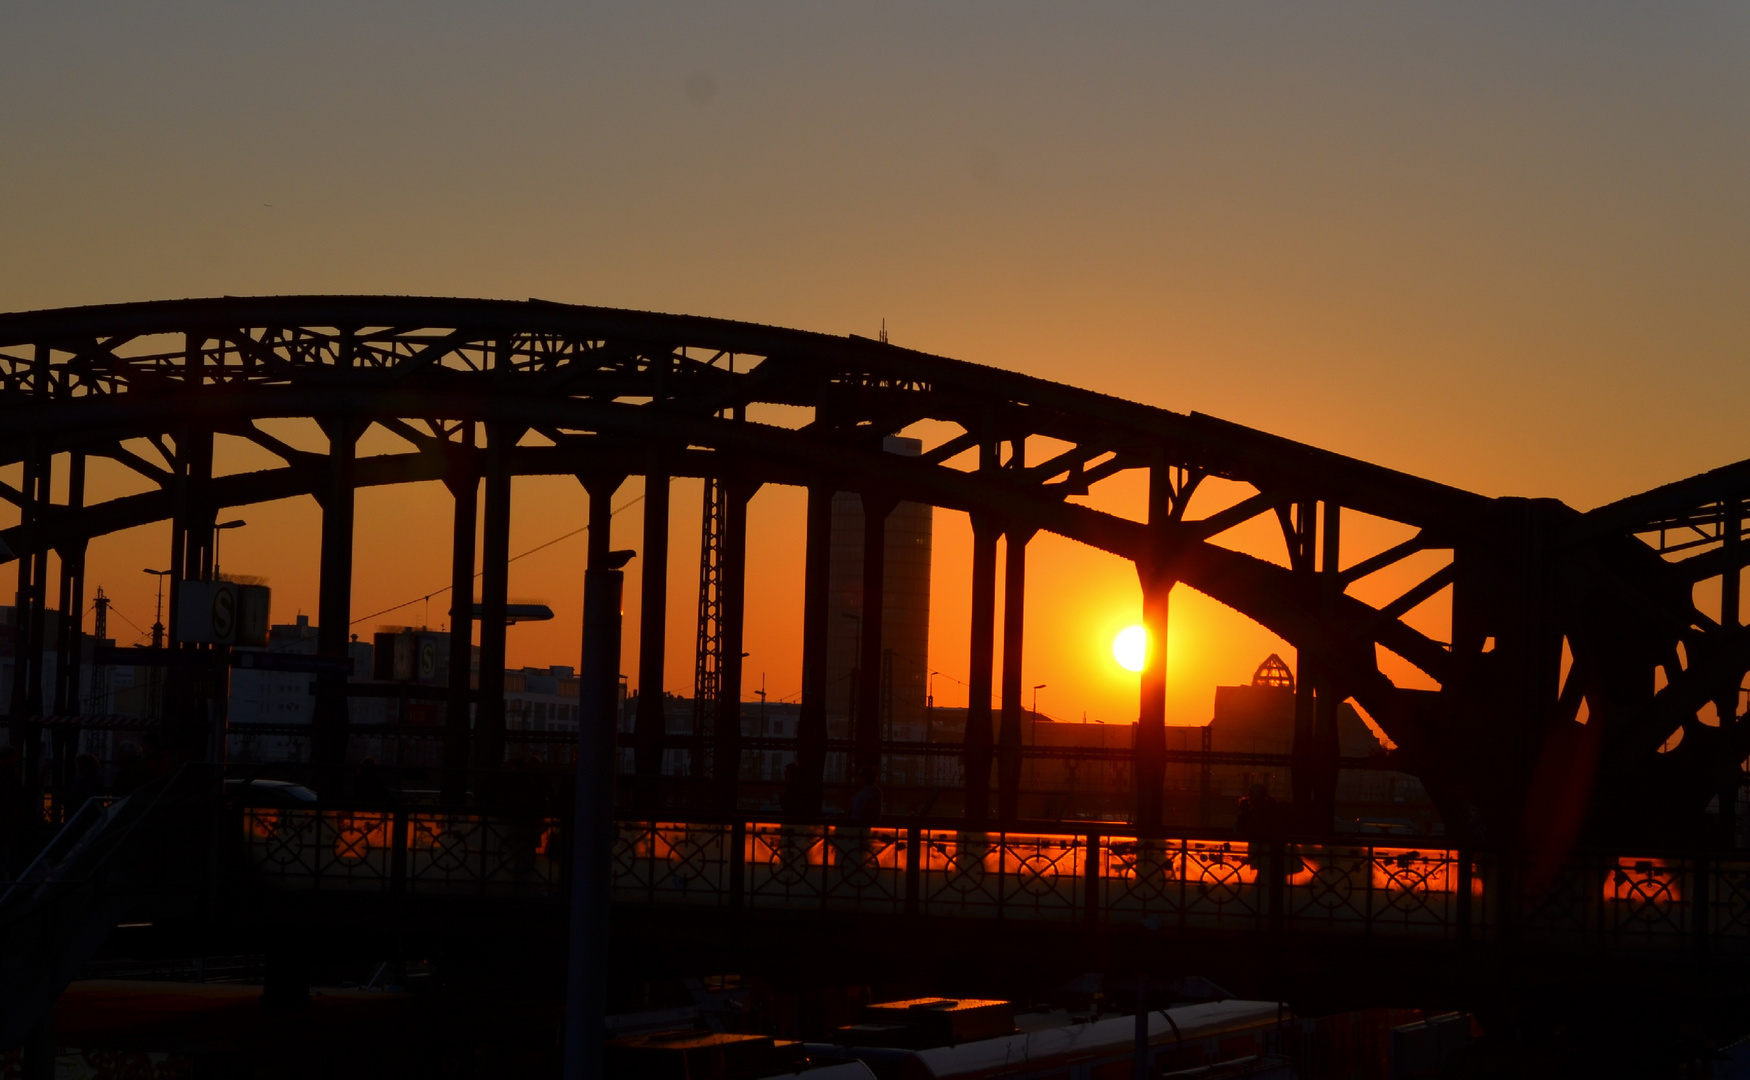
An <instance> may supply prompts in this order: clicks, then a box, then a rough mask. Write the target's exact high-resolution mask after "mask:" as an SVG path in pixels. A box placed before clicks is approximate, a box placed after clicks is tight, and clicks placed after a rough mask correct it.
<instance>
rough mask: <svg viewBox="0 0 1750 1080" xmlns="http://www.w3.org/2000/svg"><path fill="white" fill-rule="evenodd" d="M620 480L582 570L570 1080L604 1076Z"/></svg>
mask: <svg viewBox="0 0 1750 1080" xmlns="http://www.w3.org/2000/svg"><path fill="white" fill-rule="evenodd" d="M618 486H619V481H618V480H617V479H615V480H612V481H611V482H610V481H606V480H604V481H601V482H599V483H597V484H596V485H595V486H593V487H591V488H590V515H589V516H590V530H589V532H590V537H589V539H590V559H591V563H590V567H589V569H588V570H586V571H585V572H584V587H583V657H582V667H581V670H580V671H579V672H578V675H579V679H578V683H579V686H578V695H579V699H578V723H577V801H576V805H575V808H574V812H573V813H574V817H573V820H574V822H575V826H574V828H573V829H572V850H571V866H572V873H571V942H570V948H569V952H568V957H567V961H568V963H567V971H566V976H567V989H566V1000H565V1071H564V1075H565V1077H566V1080H580V1078H585V1077H592V1078H593V1077H599V1076H601V1075H602V1051H603V1040H604V1035H605V1032H604V1030H603V1029H604V1026H605V1016H606V1013H607V971H608V910H609V901H610V899H611V896H612V891H613V850H614V776H615V772H616V769H615V761H616V758H617V756H618V754H619V751H618V749H617V748H616V747H615V735H616V734H617V732H618V729H619V712H620V710H619V683H620V678H619V669H620V622H621V615H620V608H621V596H622V593H623V591H624V588H625V574H624V572H623V571H622V570H621V569H620V567H621V566H622V565H624V563H625V560H626V559H628V558H630V557H631V555H632V553H631V552H611V551H609V550H608V547H607V537H608V527H607V526H608V519H609V517H610V515H611V514H612V510H611V508H610V507H609V506H608V499H609V498H610V497H611V494H612V492H613V490H614V489H615V488H617V487H618Z"/></svg>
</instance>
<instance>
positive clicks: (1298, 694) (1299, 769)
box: [1284, 500, 1319, 829]
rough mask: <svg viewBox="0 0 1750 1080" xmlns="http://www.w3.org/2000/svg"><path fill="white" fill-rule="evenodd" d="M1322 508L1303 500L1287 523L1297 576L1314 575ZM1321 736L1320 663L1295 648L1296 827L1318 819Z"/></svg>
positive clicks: (1290, 554)
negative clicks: (1317, 757)
mask: <svg viewBox="0 0 1750 1080" xmlns="http://www.w3.org/2000/svg"><path fill="white" fill-rule="evenodd" d="M1318 521H1319V504H1318V503H1317V502H1314V501H1311V500H1303V501H1301V502H1297V503H1295V504H1294V509H1293V511H1292V516H1291V517H1290V518H1289V519H1288V520H1287V521H1285V522H1284V526H1285V528H1284V532H1285V534H1286V535H1285V536H1284V539H1285V540H1286V541H1287V542H1288V566H1289V569H1290V570H1291V571H1293V572H1295V573H1298V574H1311V573H1312V572H1313V569H1314V559H1315V557H1316V556H1317V554H1318ZM1317 732H1318V661H1317V660H1316V659H1315V658H1314V657H1313V655H1312V650H1311V649H1310V648H1308V647H1303V646H1298V645H1297V646H1296V647H1295V654H1294V744H1293V747H1292V748H1291V757H1292V760H1293V765H1292V766H1291V767H1290V772H1289V785H1290V787H1291V789H1292V795H1293V799H1294V823H1295V825H1296V827H1298V828H1303V829H1304V828H1311V827H1312V823H1313V822H1314V821H1315V820H1316V819H1317V816H1318V812H1317V809H1316V807H1317V805H1318V801H1319V800H1318V788H1317V779H1316V777H1315V775H1314V774H1315V772H1316V770H1315V769H1314V767H1313V760H1314V745H1315V742H1316V738H1317Z"/></svg>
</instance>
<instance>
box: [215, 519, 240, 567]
mask: <svg viewBox="0 0 1750 1080" xmlns="http://www.w3.org/2000/svg"><path fill="white" fill-rule="evenodd" d="M247 524H249V523H248V522H247V521H244V520H243V519H242V518H237V519H236V520H234V521H222V522H220V523H219V524H217V525H214V526H213V580H214V581H218V580H219V536H220V534H221V533H223V532H224V531H225V530H226V529H241V528H242V527H243V526H245V525H247Z"/></svg>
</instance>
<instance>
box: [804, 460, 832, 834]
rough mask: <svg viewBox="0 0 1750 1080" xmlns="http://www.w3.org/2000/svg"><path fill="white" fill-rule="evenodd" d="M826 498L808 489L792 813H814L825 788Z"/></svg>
mask: <svg viewBox="0 0 1750 1080" xmlns="http://www.w3.org/2000/svg"><path fill="white" fill-rule="evenodd" d="M832 496H833V489H832V487H831V486H830V485H827V484H811V485H810V486H809V488H808V540H807V543H808V549H807V554H806V555H805V556H804V557H803V569H802V708H801V710H800V715H798V717H797V720H796V765H797V770H796V771H797V772H798V773H799V774H800V776H799V777H798V782H799V783H800V784H801V785H802V790H801V793H800V798H798V799H797V800H796V802H797V807H798V809H799V810H800V811H801V812H802V813H805V814H818V813H820V806H821V800H822V798H823V794H824V788H825V787H826V644H827V630H828V628H829V626H830V623H829V621H828V619H829V616H830V615H831V605H830V601H831V595H830V594H831V592H832Z"/></svg>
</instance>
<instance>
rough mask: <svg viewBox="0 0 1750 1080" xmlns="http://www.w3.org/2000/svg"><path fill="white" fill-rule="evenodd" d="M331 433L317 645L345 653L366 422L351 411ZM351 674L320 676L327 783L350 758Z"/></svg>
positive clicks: (318, 758) (319, 749)
mask: <svg viewBox="0 0 1750 1080" xmlns="http://www.w3.org/2000/svg"><path fill="white" fill-rule="evenodd" d="M322 430H323V431H324V432H326V433H327V435H328V462H327V469H326V476H325V477H324V480H325V484H324V487H323V490H322V494H321V496H320V498H319V500H318V501H319V502H320V503H321V505H322V553H321V558H320V570H319V575H320V580H319V584H318V586H317V600H316V623H317V629H316V651H317V653H319V654H320V655H322V656H330V657H345V656H347V655H349V650H348V648H347V645H348V639H349V636H350V631H351V625H352V568H353V559H352V543H353V473H354V469H355V462H356V455H357V451H358V437H359V435H360V434H361V433H362V428H361V426H360V425H359V424H358V422H357V421H355V420H353V419H352V418H351V417H335V418H330V419H327V420H324V421H322ZM346 681H347V677H346V675H345V674H343V673H340V672H323V673H321V674H319V675H317V676H316V702H315V705H316V709H315V716H314V718H313V722H312V724H311V729H312V730H311V733H310V734H311V739H310V744H311V745H310V750H311V754H310V756H311V758H312V760H313V761H314V762H315V764H316V765H317V766H318V772H319V774H320V775H321V777H322V779H321V781H320V782H321V783H326V784H330V785H333V784H334V783H335V782H336V781H338V780H339V779H340V769H341V766H342V765H343V764H344V763H345V761H346V744H347V733H346V726H347V723H348V722H349V720H350V712H349V710H348V708H347V700H346Z"/></svg>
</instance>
